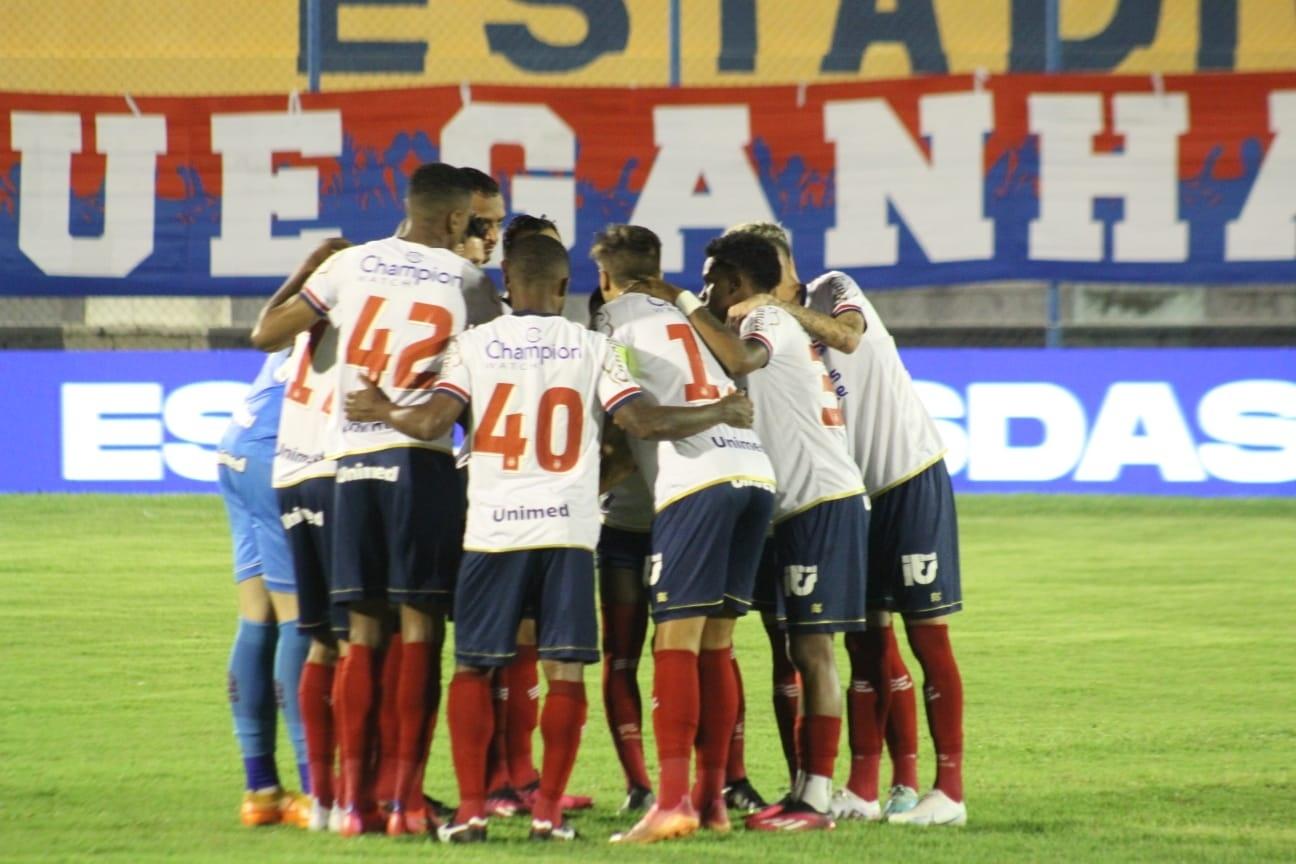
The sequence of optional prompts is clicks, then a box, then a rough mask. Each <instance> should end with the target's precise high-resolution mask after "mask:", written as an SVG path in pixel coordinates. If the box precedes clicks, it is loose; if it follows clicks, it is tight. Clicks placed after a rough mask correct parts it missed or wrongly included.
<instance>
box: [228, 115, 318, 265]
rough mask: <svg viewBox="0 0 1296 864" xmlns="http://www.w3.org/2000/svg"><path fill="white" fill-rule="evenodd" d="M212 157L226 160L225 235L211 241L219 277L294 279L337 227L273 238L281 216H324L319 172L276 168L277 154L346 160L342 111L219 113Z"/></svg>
mask: <svg viewBox="0 0 1296 864" xmlns="http://www.w3.org/2000/svg"><path fill="white" fill-rule="evenodd" d="M211 130H212V131H211V140H212V152H213V153H219V154H221V190H222V191H221V233H220V236H219V237H213V238H212V241H211V275H213V276H282V275H283V274H285V273H291V272H292V271H293V270H294V269H295V268H296V267H297V265H298V264H300V263H301V262H302V259H304V258H305V257H306V256H307V255H309V254H310V253H311V251H312V250H313V249H314V248H315V247H316V246H318V245H319V244H320V243H321V242H323V241H324V240H326V239H328V238H329V237H336V236H337V235H338V233H339V230H338V229H337V228H316V229H312V230H306V231H301V232H299V233H298V234H297V235H296V236H295V237H280V236H273V235H272V234H271V230H270V229H271V225H272V224H273V222H274V219H275V217H278V218H279V219H291V220H303V221H306V220H314V219H318V218H319V171H318V170H317V169H316V168H313V167H297V168H280V169H279V170H278V171H276V170H275V169H274V161H273V160H274V154H275V153H285V152H293V153H300V154H302V155H303V156H308V157H315V156H340V155H341V154H342V112H340V111H302V112H300V113H294V114H282V113H277V112H276V113H260V114H213V115H212V118H211Z"/></svg>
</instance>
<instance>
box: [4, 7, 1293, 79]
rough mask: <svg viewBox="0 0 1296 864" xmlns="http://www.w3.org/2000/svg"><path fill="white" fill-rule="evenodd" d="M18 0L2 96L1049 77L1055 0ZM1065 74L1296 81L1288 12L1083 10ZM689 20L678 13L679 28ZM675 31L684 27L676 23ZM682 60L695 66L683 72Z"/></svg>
mask: <svg viewBox="0 0 1296 864" xmlns="http://www.w3.org/2000/svg"><path fill="white" fill-rule="evenodd" d="M179 5H180V6H182V7H183V8H182V9H181V8H178V4H176V2H175V0H131V2H130V3H127V4H123V3H86V2H84V0H6V2H5V12H6V15H5V26H4V27H3V28H0V57H4V58H5V64H4V69H3V72H2V73H0V89H5V90H30V91H37V92H45V93H103V92H105V91H107V92H129V93H134V94H135V95H137V96H138V95H141V94H170V95H201V94H210V93H212V92H220V93H264V92H274V91H277V90H284V91H287V90H290V89H292V88H294V87H297V88H301V89H305V84H306V71H307V58H308V57H309V56H311V54H312V52H314V56H315V57H317V59H318V64H319V69H320V71H321V73H322V82H323V88H324V89H325V90H329V91H333V90H339V89H342V90H347V89H350V90H354V89H366V90H371V89H376V88H383V87H427V86H434V85H444V84H455V85H457V84H458V83H459V82H460V81H462V80H464V79H465V78H467V79H470V80H472V81H474V82H480V83H491V84H533V85H543V86H550V87H552V86H620V85H627V86H641V87H644V86H663V85H666V84H669V83H672V81H675V82H678V83H680V84H682V85H684V86H689V87H693V86H710V85H716V84H724V85H750V84H798V83H801V82H806V83H822V82H826V81H841V80H855V79H859V78H867V79H882V78H899V77H903V76H906V75H944V74H949V73H955V74H958V73H965V74H966V73H971V72H974V71H975V70H977V69H985V70H986V71H988V72H990V73H991V74H999V73H1004V72H1042V71H1044V69H1045V52H1046V50H1047V48H1046V45H1047V42H1048V39H1047V38H1046V35H1045V34H1046V33H1047V32H1048V31H1047V28H1046V24H1045V16H1046V14H1047V12H1046V7H1047V5H1048V4H1047V3H1045V2H1044V0H795V2H792V0H781V2H773V0H767V2H757V0H670V2H668V0H314V5H315V6H316V8H317V10H318V18H317V24H318V39H317V40H316V41H315V42H312V40H311V37H310V27H309V24H308V21H309V17H310V16H309V13H308V7H309V5H311V0H296V2H293V0H281V2H277V3H267V2H265V0H222V2H220V3H186V4H179ZM1058 7H1059V8H1058V12H1059V15H1058V21H1057V26H1058V37H1059V38H1058V44H1057V56H1056V60H1055V62H1056V64H1057V66H1058V69H1059V71H1066V72H1114V73H1117V74H1133V73H1151V72H1161V73H1167V74H1168V73H1183V72H1201V71H1238V72H1241V71H1262V70H1275V69H1290V68H1291V66H1292V62H1291V58H1292V56H1293V54H1294V53H1296V6H1293V4H1291V3H1288V2H1284V0H1066V2H1061V3H1059V4H1058ZM673 15H678V19H677V20H676V21H674V22H672V17H673ZM672 25H674V26H672ZM672 47H674V48H675V51H676V52H677V53H676V54H675V56H676V57H677V58H678V59H677V60H676V61H675V62H673V61H672V53H673V52H672Z"/></svg>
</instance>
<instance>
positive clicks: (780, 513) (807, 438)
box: [740, 306, 864, 522]
mask: <svg viewBox="0 0 1296 864" xmlns="http://www.w3.org/2000/svg"><path fill="white" fill-rule="evenodd" d="M740 332H741V335H742V338H744V339H750V340H753V341H755V342H758V343H760V344H761V345H764V346H765V349H766V350H767V351H768V352H769V363H767V364H766V365H765V367H764V368H763V369H757V370H756V371H755V372H753V373H751V374H750V375H748V376H747V392H748V394H749V395H750V396H751V400H752V406H753V407H754V409H755V412H756V421H755V422H756V431H757V432H759V433H760V437H761V440H762V441H764V442H765V444H766V446H767V447H768V448H769V454H770V460H771V461H772V462H773V463H774V476H775V477H776V478H778V490H777V491H776V492H775V493H774V521H775V522H779V521H781V520H783V519H786V518H788V517H789V516H794V515H796V514H797V513H800V512H801V511H803V510H808V509H810V508H811V507H813V506H815V505H816V504H822V503H824V502H826V501H833V500H836V499H838V498H848V497H850V496H852V495H859V494H862V493H863V492H864V483H863V481H862V480H861V478H860V470H859V468H858V467H856V465H855V463H854V462H852V461H851V458H850V452H849V451H848V450H847V446H846V427H845V424H844V422H843V420H842V414H841V411H840V409H839V408H838V406H837V395H836V393H834V392H833V386H832V379H830V378H829V377H828V370H827V368H825V367H824V364H823V361H821V360H820V359H819V352H818V351H816V350H815V347H814V343H813V342H812V341H811V340H810V336H809V334H808V333H806V332H805V330H803V329H802V328H801V325H800V324H798V323H797V322H796V320H795V319H794V318H793V317H792V316H791V315H789V314H787V313H786V312H783V311H782V310H780V309H779V308H778V307H776V306H761V307H760V308H758V309H756V310H755V311H753V312H752V313H751V314H750V315H748V316H747V317H746V318H744V319H743V322H742V329H741V331H740Z"/></svg>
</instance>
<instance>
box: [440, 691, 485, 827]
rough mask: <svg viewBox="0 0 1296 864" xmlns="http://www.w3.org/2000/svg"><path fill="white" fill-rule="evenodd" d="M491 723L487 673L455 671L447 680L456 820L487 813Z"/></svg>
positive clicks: (461, 820)
mask: <svg viewBox="0 0 1296 864" xmlns="http://www.w3.org/2000/svg"><path fill="white" fill-rule="evenodd" d="M494 726H495V717H494V715H493V714H492V713H491V689H490V676H488V675H478V674H476V673H474V672H456V673H455V676H454V678H453V679H451V681H450V750H451V752H452V753H453V754H454V769H455V777H456V778H457V779H458V780H459V810H458V812H457V813H456V814H455V821H456V822H460V823H462V822H466V821H468V820H469V819H471V818H472V817H474V816H479V817H480V816H485V815H486V751H487V750H488V749H490V742H491V735H492V734H494V731H495V730H494V728H493V727H494Z"/></svg>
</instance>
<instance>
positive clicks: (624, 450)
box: [599, 422, 639, 495]
mask: <svg viewBox="0 0 1296 864" xmlns="http://www.w3.org/2000/svg"><path fill="white" fill-rule="evenodd" d="M637 470H639V466H637V465H636V464H635V459H634V454H633V453H631V452H630V443H629V441H627V440H626V436H625V432H623V431H622V430H621V427H619V426H617V425H616V423H615V422H612V423H605V424H603V443H602V452H601V453H600V458H599V494H600V495H602V494H603V493H604V492H608V491H610V490H612V489H615V488H616V487H617V486H620V485H621V483H622V482H624V481H625V480H626V479H627V478H628V477H629V476H630V475H631V474H634V472H635V471H637Z"/></svg>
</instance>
